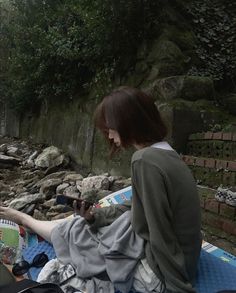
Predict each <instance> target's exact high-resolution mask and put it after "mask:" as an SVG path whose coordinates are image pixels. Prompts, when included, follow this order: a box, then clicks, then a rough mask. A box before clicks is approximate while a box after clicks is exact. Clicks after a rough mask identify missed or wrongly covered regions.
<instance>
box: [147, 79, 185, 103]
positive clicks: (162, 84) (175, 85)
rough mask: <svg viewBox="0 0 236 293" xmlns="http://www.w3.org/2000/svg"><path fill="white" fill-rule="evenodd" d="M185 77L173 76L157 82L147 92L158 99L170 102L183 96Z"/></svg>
mask: <svg viewBox="0 0 236 293" xmlns="http://www.w3.org/2000/svg"><path fill="white" fill-rule="evenodd" d="M183 82H184V76H183V75H181V76H171V77H167V78H160V79H157V80H155V81H154V82H153V83H152V85H151V86H150V87H149V88H148V89H147V91H148V92H149V93H150V94H151V95H152V96H153V97H154V98H156V99H162V100H165V101H169V100H172V99H177V98H179V97H180V96H181V89H182V87H183Z"/></svg>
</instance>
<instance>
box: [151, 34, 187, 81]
mask: <svg viewBox="0 0 236 293" xmlns="http://www.w3.org/2000/svg"><path fill="white" fill-rule="evenodd" d="M147 63H148V64H149V65H150V66H152V69H151V72H150V74H149V76H148V78H147V79H148V80H149V81H152V80H155V79H157V78H159V77H164V76H173V75H179V74H182V73H183V72H184V67H185V56H184V55H183V53H182V52H181V50H180V48H179V47H178V46H177V45H176V44H175V43H173V42H172V41H169V40H167V39H165V38H163V37H160V38H159V39H158V40H157V41H155V42H154V43H153V46H152V48H151V50H150V53H149V55H148V57H147Z"/></svg>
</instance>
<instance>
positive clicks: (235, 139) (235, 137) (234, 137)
mask: <svg viewBox="0 0 236 293" xmlns="http://www.w3.org/2000/svg"><path fill="white" fill-rule="evenodd" d="M232 141H236V133H233V135H232Z"/></svg>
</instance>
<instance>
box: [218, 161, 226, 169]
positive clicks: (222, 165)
mask: <svg viewBox="0 0 236 293" xmlns="http://www.w3.org/2000/svg"><path fill="white" fill-rule="evenodd" d="M227 167H228V161H224V160H216V169H217V170H221V169H223V170H225V169H227Z"/></svg>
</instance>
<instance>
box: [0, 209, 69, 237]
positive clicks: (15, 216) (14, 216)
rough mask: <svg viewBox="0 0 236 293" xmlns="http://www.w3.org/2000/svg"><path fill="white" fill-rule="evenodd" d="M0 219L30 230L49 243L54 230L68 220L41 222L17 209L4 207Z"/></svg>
mask: <svg viewBox="0 0 236 293" xmlns="http://www.w3.org/2000/svg"><path fill="white" fill-rule="evenodd" d="M0 219H7V220H9V221H12V222H15V223H17V224H19V225H22V226H24V227H25V228H28V229H30V230H32V231H33V232H34V233H36V234H38V235H40V236H41V237H43V238H44V239H45V240H47V241H49V242H50V241H51V232H52V229H53V228H54V227H55V226H56V225H57V224H58V223H61V222H63V221H66V219H60V220H55V221H40V220H36V219H34V218H33V217H31V216H29V215H27V214H25V213H22V212H20V211H17V210H15V209H12V208H7V207H2V206H0Z"/></svg>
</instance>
